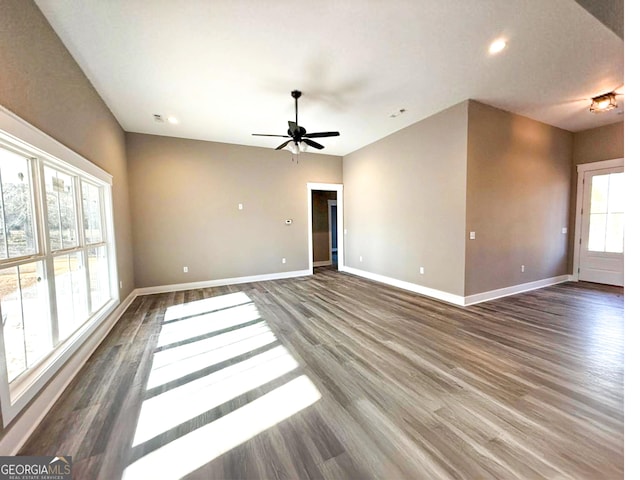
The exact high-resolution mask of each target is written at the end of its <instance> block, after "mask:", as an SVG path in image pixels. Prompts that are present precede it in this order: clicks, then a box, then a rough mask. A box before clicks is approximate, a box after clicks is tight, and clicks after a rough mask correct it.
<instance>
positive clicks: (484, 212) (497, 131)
mask: <svg viewBox="0 0 640 480" xmlns="http://www.w3.org/2000/svg"><path fill="white" fill-rule="evenodd" d="M572 141H573V138H572V134H571V133H570V132H567V131H565V130H560V129H558V128H555V127H552V126H549V125H546V124H543V123H540V122H536V121H534V120H531V119H529V118H525V117H522V116H519V115H514V114H512V113H508V112H505V111H503V110H498V109H496V108H493V107H489V106H487V105H483V104H481V103H478V102H474V101H472V102H470V104H469V152H468V166H467V199H466V203H467V240H466V243H467V247H466V280H465V295H473V294H476V293H481V292H486V291H490V290H495V289H498V288H503V287H508V286H512V285H518V284H522V283H527V282H532V281H536V280H542V279H546V278H551V277H554V276H558V275H564V274H567V273H569V270H568V268H569V267H568V261H569V238H570V236H571V224H570V218H569V208H570V203H571V202H572V201H573V199H572V198H571V171H572ZM563 227H567V229H568V231H567V234H562V228H563ZM470 231H475V232H476V240H469V239H468V232H470ZM521 265H525V272H524V273H522V272H521Z"/></svg>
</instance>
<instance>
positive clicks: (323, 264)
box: [313, 260, 333, 267]
mask: <svg viewBox="0 0 640 480" xmlns="http://www.w3.org/2000/svg"><path fill="white" fill-rule="evenodd" d="M330 265H333V263H332V262H331V260H320V261H319V262H313V266H314V267H328V266H330Z"/></svg>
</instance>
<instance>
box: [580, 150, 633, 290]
mask: <svg viewBox="0 0 640 480" xmlns="http://www.w3.org/2000/svg"><path fill="white" fill-rule="evenodd" d="M615 167H624V158H614V159H611V160H603V161H601V162H591V163H582V164H580V165H578V185H577V188H576V222H575V225H574V230H573V231H574V239H573V273H572V277H571V279H572V280H574V281H576V282H577V281H578V268H579V267H580V238H581V235H582V203H583V198H582V197H583V196H584V175H585V173H586V172H592V171H595V170H606V169H609V168H615Z"/></svg>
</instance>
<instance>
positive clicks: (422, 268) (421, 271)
mask: <svg viewBox="0 0 640 480" xmlns="http://www.w3.org/2000/svg"><path fill="white" fill-rule="evenodd" d="M420 275H424V267H420Z"/></svg>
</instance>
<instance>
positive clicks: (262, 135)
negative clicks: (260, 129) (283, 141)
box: [251, 133, 289, 138]
mask: <svg viewBox="0 0 640 480" xmlns="http://www.w3.org/2000/svg"><path fill="white" fill-rule="evenodd" d="M251 135H253V136H254V137H282V138H289V135H271V134H269V133H252V134H251Z"/></svg>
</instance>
